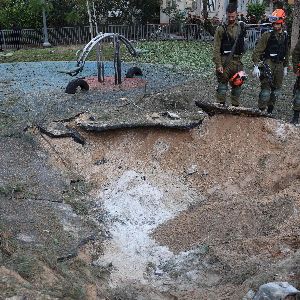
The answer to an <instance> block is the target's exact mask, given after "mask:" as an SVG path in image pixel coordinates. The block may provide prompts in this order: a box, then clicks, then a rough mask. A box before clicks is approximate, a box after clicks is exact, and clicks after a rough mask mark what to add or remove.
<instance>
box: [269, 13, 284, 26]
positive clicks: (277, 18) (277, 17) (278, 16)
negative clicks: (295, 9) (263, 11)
mask: <svg viewBox="0 0 300 300" xmlns="http://www.w3.org/2000/svg"><path fill="white" fill-rule="evenodd" d="M284 20H285V12H284V10H283V9H275V10H274V11H273V13H272V15H271V16H269V21H270V22H271V23H276V24H283V23H284Z"/></svg>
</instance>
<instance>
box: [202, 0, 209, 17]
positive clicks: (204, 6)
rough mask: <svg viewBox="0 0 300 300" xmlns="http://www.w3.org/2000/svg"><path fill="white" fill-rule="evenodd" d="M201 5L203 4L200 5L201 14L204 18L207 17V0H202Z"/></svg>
mask: <svg viewBox="0 0 300 300" xmlns="http://www.w3.org/2000/svg"><path fill="white" fill-rule="evenodd" d="M202 5H203V7H202V15H203V18H204V19H207V17H208V11H207V0H203V2H202Z"/></svg>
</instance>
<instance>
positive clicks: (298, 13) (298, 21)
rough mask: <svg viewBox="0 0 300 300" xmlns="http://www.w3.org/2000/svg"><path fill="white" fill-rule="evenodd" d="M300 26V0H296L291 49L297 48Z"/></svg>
mask: <svg viewBox="0 0 300 300" xmlns="http://www.w3.org/2000/svg"><path fill="white" fill-rule="evenodd" d="M299 28H300V0H295V1H294V10H293V25H292V34H291V50H293V49H294V48H295V46H296V43H297V41H298V38H299Z"/></svg>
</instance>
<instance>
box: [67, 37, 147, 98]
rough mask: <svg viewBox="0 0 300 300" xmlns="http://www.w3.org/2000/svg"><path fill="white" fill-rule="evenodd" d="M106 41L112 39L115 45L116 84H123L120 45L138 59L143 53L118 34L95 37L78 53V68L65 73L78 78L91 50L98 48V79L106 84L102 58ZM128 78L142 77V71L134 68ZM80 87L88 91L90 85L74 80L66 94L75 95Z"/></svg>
mask: <svg viewBox="0 0 300 300" xmlns="http://www.w3.org/2000/svg"><path fill="white" fill-rule="evenodd" d="M105 39H112V40H113V45H114V71H115V84H116V85H117V84H121V83H122V78H121V73H122V70H121V58H120V45H121V43H123V44H124V45H125V46H126V48H127V50H128V52H129V53H130V54H131V55H132V56H134V57H137V56H139V55H140V54H141V53H143V51H142V50H140V49H135V48H134V46H133V45H132V43H131V42H130V41H129V40H128V39H126V38H125V37H124V36H122V35H119V34H116V33H100V34H98V35H97V36H96V37H94V38H93V39H92V40H91V41H90V42H89V43H88V44H86V46H85V47H84V48H83V49H82V50H81V52H77V64H76V68H74V69H72V70H69V71H64V73H66V74H69V75H70V76H76V75H78V74H79V73H80V72H81V71H82V70H83V68H84V65H85V61H86V59H87V57H88V55H89V54H90V52H91V50H92V49H93V48H94V47H96V55H97V77H98V81H99V82H104V79H105V77H104V62H103V61H102V58H101V52H102V51H101V43H102V42H103V41H104V40H105ZM127 75H128V76H127V77H133V76H134V75H138V76H141V75H142V71H141V69H140V68H138V67H133V68H131V69H129V70H128V72H127ZM78 87H80V88H81V89H82V90H88V89H89V85H88V83H87V82H86V81H85V80H84V79H83V78H78V79H75V80H72V81H71V82H70V83H69V84H68V86H67V87H66V93H68V94H75V93H76V89H77V88H78Z"/></svg>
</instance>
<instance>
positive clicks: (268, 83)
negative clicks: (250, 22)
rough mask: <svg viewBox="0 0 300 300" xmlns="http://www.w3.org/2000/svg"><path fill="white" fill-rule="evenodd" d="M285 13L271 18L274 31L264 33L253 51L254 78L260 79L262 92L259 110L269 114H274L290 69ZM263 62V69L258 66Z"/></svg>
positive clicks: (276, 13)
mask: <svg viewBox="0 0 300 300" xmlns="http://www.w3.org/2000/svg"><path fill="white" fill-rule="evenodd" d="M284 19H285V12H284V10H282V9H277V10H275V11H274V12H273V14H272V16H270V22H271V23H272V27H273V28H272V30H270V31H267V32H264V33H263V34H262V36H261V38H260V39H259V40H258V42H257V45H256V47H255V49H254V51H253V55H252V60H253V63H254V69H253V72H252V74H253V76H254V77H257V78H259V79H260V82H261V91H260V94H259V100H258V108H259V109H260V110H265V109H266V108H267V112H268V113H270V114H271V113H272V112H273V108H274V105H275V102H276V100H277V98H278V97H279V95H280V89H281V86H282V82H283V77H284V76H286V75H287V67H288V57H289V49H288V36H287V32H286V31H284V30H283V24H284ZM261 60H262V61H263V64H262V66H261V67H259V66H258V63H259V62H260V61H261Z"/></svg>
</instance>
